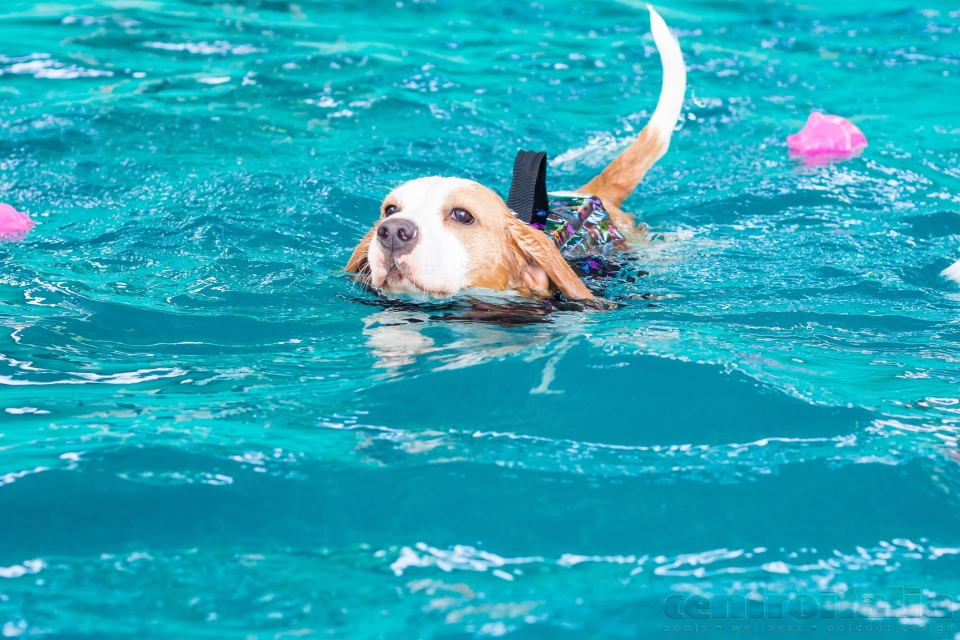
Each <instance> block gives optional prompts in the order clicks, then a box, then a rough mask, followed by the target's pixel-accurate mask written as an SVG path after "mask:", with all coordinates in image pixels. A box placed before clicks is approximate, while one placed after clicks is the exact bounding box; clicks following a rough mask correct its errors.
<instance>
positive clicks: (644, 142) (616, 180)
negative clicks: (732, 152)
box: [577, 5, 687, 209]
mask: <svg viewBox="0 0 960 640" xmlns="http://www.w3.org/2000/svg"><path fill="white" fill-rule="evenodd" d="M647 7H648V8H649V9H650V30H651V31H652V32H653V41H654V42H655V43H656V45H657V50H658V51H659V52H660V62H661V63H662V64H663V85H662V86H661V88H660V100H659V102H657V109H656V111H654V112H653V117H652V118H650V122H648V123H647V126H645V127H644V128H643V131H641V132H640V135H639V136H637V139H636V140H634V141H633V144H631V145H630V146H629V147H627V149H626V150H624V151H623V153H621V154H620V155H619V156H617V157H616V158H615V159H614V161H613V162H611V163H610V164H609V165H607V168H606V169H604V170H603V171H602V172H601V173H600V175H598V176H597V177H595V178H594V179H593V180H591V181H590V182H588V183H587V184H585V185H583V186H582V187H580V188H579V189H577V191H578V192H580V193H585V194H589V195H594V196H599V197H600V198H601V200H603V204H604V205H606V206H608V207H610V206H612V207H616V208H618V209H619V207H620V203H622V202H623V201H624V200H626V199H627V196H629V195H630V193H631V192H632V191H633V189H634V188H635V187H636V186H637V185H638V184H639V183H640V180H642V179H643V176H644V174H646V173H647V170H648V169H649V168H650V167H652V166H653V163H655V162H656V161H657V160H659V159H660V158H662V157H663V155H664V154H665V153H666V152H667V149H668V148H669V147H670V135H671V134H672V133H673V127H674V126H675V125H676V124H677V119H678V118H679V117H680V109H681V108H682V107H683V94H684V93H685V92H686V90H687V70H686V67H685V65H684V63H683V54H682V53H681V52H680V43H679V42H677V39H676V37H674V35H673V34H672V33H670V29H668V28H667V23H665V22H664V21H663V18H661V17H660V14H659V13H657V12H656V11H654V9H653V6H652V5H647Z"/></svg>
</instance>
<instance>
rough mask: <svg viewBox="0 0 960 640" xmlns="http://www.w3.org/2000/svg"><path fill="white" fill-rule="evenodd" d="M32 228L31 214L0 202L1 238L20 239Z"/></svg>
mask: <svg viewBox="0 0 960 640" xmlns="http://www.w3.org/2000/svg"><path fill="white" fill-rule="evenodd" d="M32 228H33V220H31V219H30V216H28V215H27V214H25V213H20V212H19V211H17V210H16V209H14V208H13V207H11V206H10V205H8V204H3V203H2V202H0V240H19V239H20V238H22V237H23V236H24V235H26V233H27V231H30V229H32Z"/></svg>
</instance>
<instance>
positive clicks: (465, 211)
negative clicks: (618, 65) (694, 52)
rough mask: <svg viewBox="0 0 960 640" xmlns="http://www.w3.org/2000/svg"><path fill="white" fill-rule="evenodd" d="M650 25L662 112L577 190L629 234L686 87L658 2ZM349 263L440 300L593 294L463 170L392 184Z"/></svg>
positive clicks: (544, 239)
mask: <svg viewBox="0 0 960 640" xmlns="http://www.w3.org/2000/svg"><path fill="white" fill-rule="evenodd" d="M650 27H651V31H652V32H653V39H654V42H655V43H656V45H657V49H658V51H659V52H660V60H661V64H662V66H663V83H662V86H661V90H660V98H659V100H658V102H657V107H656V110H655V111H654V113H653V116H652V117H651V118H650V121H649V122H648V123H647V125H646V126H645V127H644V128H643V130H642V131H641V132H640V134H639V135H638V136H637V138H636V140H634V141H633V143H632V144H631V145H630V146H629V147H628V148H627V149H625V150H624V151H623V152H622V153H621V154H620V155H618V156H617V157H616V158H615V159H614V160H613V162H611V163H610V164H609V165H608V166H607V167H606V168H605V169H604V170H603V171H601V172H600V174H599V175H597V176H596V177H594V178H593V179H592V180H590V181H589V182H588V183H586V184H585V185H583V186H582V187H580V188H578V189H576V190H575V191H574V192H572V193H573V194H577V195H584V196H596V197H599V198H600V200H601V201H602V204H603V208H604V209H605V210H606V212H607V214H608V215H609V216H610V220H611V222H612V223H613V224H614V225H615V226H616V227H617V229H618V230H619V231H620V232H621V233H622V234H623V235H627V234H629V233H630V232H632V231H635V228H636V226H635V222H634V219H633V216H632V215H631V214H629V213H626V212H625V211H622V210H621V209H620V205H621V204H622V203H623V201H624V200H625V199H626V198H627V197H628V196H629V195H630V193H631V192H632V191H633V189H634V188H635V187H636V186H637V184H638V183H639V182H640V180H641V179H643V176H644V175H645V174H646V172H647V170H648V169H650V167H651V166H653V164H654V163H655V162H656V161H657V160H659V159H660V158H661V157H663V155H664V154H665V153H666V152H667V149H668V148H669V146H670V136H671V134H672V133H673V129H674V126H675V125H676V123H677V119H678V118H679V117H680V111H681V108H682V106H683V96H684V93H685V91H686V68H685V66H684V61H683V54H682V53H681V52H680V44H679V42H677V39H676V38H675V37H674V35H673V34H672V33H671V32H670V30H669V29H668V28H667V25H666V23H665V22H664V21H663V18H661V17H660V15H659V14H658V13H657V12H656V11H654V9H653V7H650ZM345 269H346V271H347V272H351V273H359V274H362V275H363V276H364V277H365V278H368V282H369V283H370V284H371V285H372V286H373V287H375V288H377V289H380V290H382V291H384V292H386V293H392V294H401V293H409V294H421V295H422V294H428V295H430V296H433V297H441V298H442V297H449V296H452V295H454V294H455V293H457V292H458V291H461V290H462V289H466V288H474V287H475V288H481V289H493V290H496V291H506V290H512V291H516V292H518V293H520V294H522V295H527V296H549V295H551V294H552V292H554V291H559V292H560V293H562V294H563V295H564V296H565V297H566V298H567V299H570V300H590V299H592V298H593V297H594V296H593V294H592V293H591V292H590V290H589V289H587V287H586V285H584V283H583V282H582V281H581V280H580V278H579V277H578V276H577V274H576V273H574V271H573V269H571V267H570V265H568V264H567V262H566V261H565V260H564V259H563V256H562V255H561V254H560V251H559V250H558V249H557V246H556V245H555V244H554V242H553V241H552V240H551V239H550V237H549V236H548V235H547V234H546V233H544V232H543V231H542V230H540V229H537V228H535V227H532V226H530V225H528V224H526V223H524V222H522V221H521V220H519V219H518V218H517V217H516V216H515V215H514V213H513V212H511V210H510V209H509V208H508V207H507V205H506V203H505V202H504V201H503V199H502V198H501V197H500V196H499V195H497V194H496V193H495V192H494V191H492V190H491V189H488V188H487V187H485V186H483V185H481V184H479V183H477V182H474V181H472V180H464V179H461V178H445V177H436V176H434V177H426V178H417V179H415V180H411V181H409V182H406V183H404V184H402V185H400V186H399V187H397V188H396V189H394V190H393V191H391V192H390V193H389V194H388V195H387V197H386V198H385V199H384V200H383V203H382V204H381V206H380V219H379V220H378V221H377V222H376V223H375V224H374V225H373V228H372V229H370V231H369V232H367V234H366V235H365V236H364V237H363V239H362V240H361V241H360V244H359V245H357V248H356V249H355V250H354V252H353V255H351V256H350V260H349V261H348V262H347V266H346V268H345Z"/></svg>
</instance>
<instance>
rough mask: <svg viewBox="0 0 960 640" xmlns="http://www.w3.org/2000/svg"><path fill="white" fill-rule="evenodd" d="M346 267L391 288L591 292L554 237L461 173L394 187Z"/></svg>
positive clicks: (576, 295) (579, 296) (444, 292)
mask: <svg viewBox="0 0 960 640" xmlns="http://www.w3.org/2000/svg"><path fill="white" fill-rule="evenodd" d="M346 270H347V271H350V272H361V273H364V274H366V275H369V277H370V281H371V284H372V285H373V286H374V287H377V288H379V289H382V290H384V291H386V292H389V293H420V294H423V293H426V294H431V295H434V296H439V297H445V296H451V295H453V294H455V293H457V292H458V291H460V290H461V289H466V288H469V287H479V288H484V289H495V290H498V291H503V290H506V289H514V290H521V291H523V290H530V291H533V292H537V293H540V294H546V293H547V292H549V291H550V290H551V289H558V290H559V291H561V292H562V293H563V294H564V295H565V296H567V297H568V298H570V299H573V300H585V299H589V298H593V294H591V293H590V291H589V289H587V288H586V286H584V284H583V282H581V281H580V278H578V277H577V275H576V274H575V273H574V272H573V270H572V269H571V268H570V266H569V265H568V264H567V263H566V262H565V261H564V259H563V257H562V256H561V255H560V252H559V251H558V250H557V248H556V246H555V245H554V244H553V241H552V240H551V239H550V238H548V237H547V235H546V234H545V233H544V232H543V231H540V230H538V229H534V228H533V227H530V226H529V225H526V224H524V223H523V222H521V221H519V220H517V219H516V218H515V217H514V216H513V214H512V213H510V210H509V209H508V208H507V205H506V204H505V203H504V202H503V200H502V199H501V198H500V196H498V195H497V194H496V193H494V192H493V191H491V190H490V189H487V188H486V187H484V186H482V185H480V184H478V183H476V182H473V181H472V180H462V179H459V178H439V177H433V178H419V179H417V180H411V181H410V182H407V183H404V184H402V185H400V186H399V187H397V188H396V189H394V190H393V191H391V192H390V194H389V195H387V197H386V198H385V199H384V201H383V204H382V205H381V206H380V220H379V221H378V222H377V223H376V224H375V225H374V226H373V229H371V230H370V231H369V232H368V233H367V235H365V236H364V237H363V239H362V240H361V241H360V244H359V245H358V246H357V248H356V249H355V250H354V252H353V255H352V256H351V257H350V261H349V262H348V263H347V267H346Z"/></svg>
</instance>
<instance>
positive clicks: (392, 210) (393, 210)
mask: <svg viewBox="0 0 960 640" xmlns="http://www.w3.org/2000/svg"><path fill="white" fill-rule="evenodd" d="M396 212H397V208H396V207H395V206H393V205H392V204H391V205H387V206H386V207H384V208H383V215H384V216H392V215H393V214H395V213H396Z"/></svg>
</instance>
